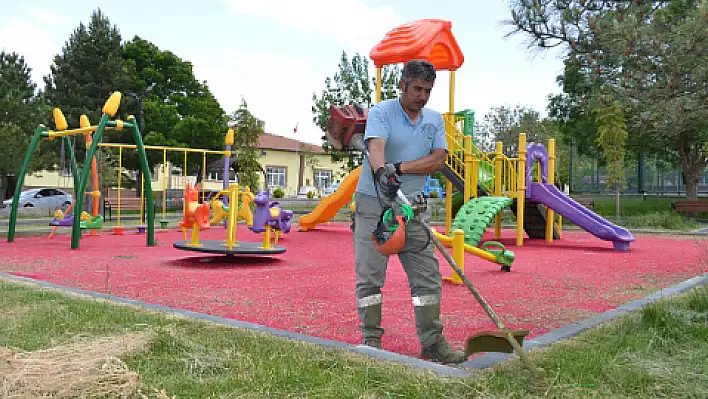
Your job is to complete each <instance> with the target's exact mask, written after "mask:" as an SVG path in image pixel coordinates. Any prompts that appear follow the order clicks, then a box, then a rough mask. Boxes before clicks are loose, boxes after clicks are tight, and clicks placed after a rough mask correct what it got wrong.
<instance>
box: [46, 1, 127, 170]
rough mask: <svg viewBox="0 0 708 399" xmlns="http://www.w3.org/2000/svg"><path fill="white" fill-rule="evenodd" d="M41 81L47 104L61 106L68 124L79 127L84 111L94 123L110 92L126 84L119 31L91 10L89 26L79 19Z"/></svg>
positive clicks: (81, 149) (80, 142)
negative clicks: (43, 85)
mask: <svg viewBox="0 0 708 399" xmlns="http://www.w3.org/2000/svg"><path fill="white" fill-rule="evenodd" d="M44 82H45V85H46V88H45V93H46V100H47V102H48V104H49V105H50V106H52V107H59V108H60V109H61V110H62V112H63V113H64V116H65V117H66V120H67V122H68V123H69V127H78V126H79V117H80V116H81V115H83V114H85V115H87V116H88V118H89V121H91V122H92V123H97V122H98V120H99V118H100V116H101V108H102V107H103V104H104V103H105V102H106V100H107V99H108V97H109V96H110V95H111V93H112V92H113V91H115V90H117V89H121V88H125V87H127V83H128V81H127V75H126V69H125V64H124V62H123V57H122V48H121V35H120V32H119V31H118V28H117V27H115V26H111V23H110V20H109V19H108V18H107V17H106V16H105V15H104V14H103V12H102V11H101V10H100V9H99V10H97V11H94V12H93V13H92V14H91V20H90V22H89V24H88V27H87V26H85V25H84V24H83V22H82V23H79V26H78V28H77V29H76V30H74V33H73V34H72V35H71V36H70V37H69V40H67V42H66V44H65V45H64V47H63V48H62V54H60V55H56V56H55V57H54V61H53V63H52V65H51V66H50V74H49V75H47V76H45V77H44ZM84 143H85V141H84V138H83V136H76V152H77V154H76V156H77V158H78V159H79V160H81V159H82V158H83V157H82V155H83V154H84V153H85V145H84Z"/></svg>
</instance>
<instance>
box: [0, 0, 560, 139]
mask: <svg viewBox="0 0 708 399" xmlns="http://www.w3.org/2000/svg"><path fill="white" fill-rule="evenodd" d="M507 1H508V0H468V1H466V2H463V1H459V0H437V1H420V0H379V1H377V0H347V1H341V0H299V1H288V0H200V1H189V0H174V1H169V2H167V1H154V0H153V1H133V0H119V1H110V2H109V1H100V0H92V1H85V0H72V1H65V2H59V1H47V0H25V1H17V0H0V10H2V12H1V13H0V49H2V50H4V51H8V52H17V53H19V54H20V55H22V56H24V57H25V60H26V62H27V64H28V65H29V67H30V68H32V78H33V81H34V82H35V83H36V84H37V86H38V87H41V88H43V87H44V82H43V79H42V76H44V75H47V74H49V71H50V69H49V68H50V65H51V63H52V59H53V57H54V56H55V55H57V54H60V53H61V52H62V47H63V46H64V45H65V43H66V41H67V40H68V39H69V37H70V36H71V34H72V33H73V31H74V30H75V29H76V28H77V27H78V25H79V23H81V22H83V23H84V24H88V22H89V21H90V16H91V13H92V12H93V11H94V10H96V9H98V8H100V9H101V10H102V11H103V13H104V14H105V15H106V16H107V17H108V19H109V20H110V21H111V23H112V24H113V25H115V26H116V27H117V28H118V30H119V31H120V33H121V36H122V39H123V41H128V40H130V39H132V38H133V37H135V36H136V35H137V36H140V37H141V38H143V39H145V40H149V41H150V42H152V43H154V44H155V45H156V46H158V47H159V48H160V49H161V50H169V51H172V52H173V53H175V54H176V55H177V56H179V57H180V58H182V59H183V60H187V61H190V62H191V63H192V65H193V68H194V74H195V76H196V78H197V79H198V80H200V81H206V83H207V84H208V86H209V89H210V90H211V92H212V93H213V94H214V96H215V97H216V99H217V100H218V101H219V103H220V104H221V107H222V108H223V109H224V111H225V112H227V113H232V112H234V111H235V110H236V109H237V108H238V106H239V104H240V102H241V99H242V98H243V99H245V100H246V101H247V103H248V107H249V110H250V111H251V112H252V113H253V114H254V115H255V116H256V117H258V118H259V119H261V120H264V121H265V130H266V132H268V133H272V134H277V135H281V136H286V137H291V138H295V139H298V140H300V141H305V142H309V143H313V144H321V139H320V137H321V136H322V132H321V131H320V129H319V128H318V127H317V126H316V125H315V124H314V123H313V122H312V111H311V106H312V95H313V93H317V95H318V96H319V95H320V93H321V91H322V89H323V88H324V82H325V79H326V78H327V77H332V76H333V75H334V74H335V73H336V72H337V71H338V63H339V59H340V55H341V53H342V51H345V52H346V53H347V54H348V55H349V56H350V57H351V56H352V55H354V54H356V53H359V54H360V55H362V56H366V57H368V56H369V52H370V51H371V49H372V48H373V47H374V46H375V45H376V44H377V43H378V42H379V41H381V40H382V39H383V38H384V36H385V35H386V33H387V32H388V31H390V30H392V29H394V28H396V27H398V26H400V25H402V24H404V23H407V22H411V21H415V20H418V19H427V18H437V19H444V20H448V21H451V22H452V32H453V34H454V35H455V38H456V39H457V42H458V44H459V45H460V47H461V49H462V52H463V54H464V57H465V62H464V64H463V65H462V67H461V68H460V69H459V70H458V71H457V72H456V76H455V83H456V90H455V108H456V110H461V109H473V110H474V111H475V113H476V117H477V119H478V120H481V119H482V118H483V117H484V115H485V114H486V113H487V112H488V111H489V110H490V109H491V108H492V107H496V106H501V105H508V106H515V105H517V104H518V105H522V106H526V107H531V108H534V109H536V110H537V111H539V112H541V114H542V115H545V114H546V109H545V107H546V98H547V96H548V95H549V94H552V93H558V92H560V88H559V86H558V84H557V83H556V76H557V75H559V74H560V73H562V68H563V63H562V59H561V58H560V55H559V54H558V53H553V52H551V53H537V52H533V51H531V50H529V49H527V48H526V46H525V43H526V40H525V38H524V37H523V36H520V35H514V36H511V37H508V38H505V34H506V33H507V32H508V31H509V27H506V26H504V25H503V23H502V21H503V20H505V19H507V18H509V16H510V12H509V8H508V5H507ZM462 4H464V5H462ZM371 76H374V71H373V63H372V71H371ZM448 85H449V73H448V72H447V71H440V72H438V78H437V80H436V83H435V88H434V89H433V93H432V96H431V99H430V101H429V103H428V107H429V108H433V109H436V110H438V111H440V112H445V111H446V110H447V109H448V87H449V86H448ZM146 123H149V122H148V121H146ZM295 126H297V127H298V129H297V132H294V128H295Z"/></svg>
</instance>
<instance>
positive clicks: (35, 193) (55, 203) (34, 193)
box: [3, 188, 74, 210]
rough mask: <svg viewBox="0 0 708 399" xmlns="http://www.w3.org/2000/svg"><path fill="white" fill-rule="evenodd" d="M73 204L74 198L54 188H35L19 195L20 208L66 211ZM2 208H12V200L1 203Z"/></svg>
mask: <svg viewBox="0 0 708 399" xmlns="http://www.w3.org/2000/svg"><path fill="white" fill-rule="evenodd" d="M72 202H74V197H73V196H72V195H71V194H69V193H67V192H65V191H62V190H59V189H56V188H35V189H32V190H26V191H23V192H22V193H20V202H19V206H20V207H25V208H37V209H49V210H54V209H66V207H68V206H69V205H71V203H72ZM3 206H4V207H10V206H12V198H10V199H8V200H5V201H3Z"/></svg>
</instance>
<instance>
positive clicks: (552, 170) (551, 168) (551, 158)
mask: <svg viewBox="0 0 708 399" xmlns="http://www.w3.org/2000/svg"><path fill="white" fill-rule="evenodd" d="M538 169H539V170H540V169H541V167H540V165H539V168H538ZM555 174H556V140H555V139H550V140H548V184H553V183H554V179H555ZM554 218H555V215H554V212H553V209H551V208H549V207H546V242H553V219H554Z"/></svg>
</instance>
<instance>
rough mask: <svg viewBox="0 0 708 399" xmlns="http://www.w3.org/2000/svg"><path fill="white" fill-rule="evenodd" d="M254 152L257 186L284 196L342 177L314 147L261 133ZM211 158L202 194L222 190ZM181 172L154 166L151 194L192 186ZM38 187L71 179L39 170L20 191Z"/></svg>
mask: <svg viewBox="0 0 708 399" xmlns="http://www.w3.org/2000/svg"><path fill="white" fill-rule="evenodd" d="M258 149H259V151H260V154H259V155H260V157H259V163H260V165H261V167H262V169H263V176H262V177H261V179H260V181H259V183H260V184H259V185H260V186H261V187H263V183H264V181H265V182H266V183H267V185H268V186H269V187H270V188H271V190H274V189H275V188H278V187H279V188H281V189H282V190H283V192H284V194H285V196H297V195H298V193H300V194H301V195H306V194H307V191H312V192H313V194H314V196H319V195H321V193H322V191H323V190H324V189H325V188H327V187H329V186H330V185H331V184H332V183H334V182H335V181H337V180H340V179H342V178H343V177H344V176H345V175H346V170H345V165H346V163H345V162H341V163H334V162H332V160H331V155H330V154H329V153H327V152H325V151H324V150H323V149H322V147H321V146H318V145H313V144H309V143H305V142H301V141H298V140H295V139H292V138H288V137H283V136H278V135H275V134H271V133H263V134H262V135H261V137H260V142H259V146H258ZM234 150H235V151H237V149H234ZM214 157H215V156H214V155H210V156H209V161H208V163H207V168H206V169H207V170H206V173H205V174H204V176H203V179H202V180H203V181H204V184H203V185H202V186H203V189H204V190H206V191H216V190H219V189H221V188H222V187H223V174H224V162H223V160H222V159H213V158H214ZM183 169H184V168H183V165H179V164H178V163H175V164H170V163H169V162H168V163H167V166H165V165H164V164H162V163H160V164H159V165H156V166H155V168H154V170H153V173H152V175H151V176H150V180H151V183H152V189H153V191H154V192H156V193H162V192H168V193H169V192H173V191H176V192H180V193H181V192H182V189H183V188H184V187H185V185H186V183H187V182H189V183H190V184H192V185H194V184H195V183H196V181H197V176H196V174H197V173H191V174H189V175H185V174H184V170H183ZM115 173H118V172H117V170H116V172H115ZM125 173H126V171H124V174H125ZM129 173H130V176H131V178H132V179H134V180H136V179H137V176H138V174H137V171H130V172H129ZM229 175H230V179H229V180H230V181H232V182H235V181H236V179H235V176H234V171H233V169H232V170H231V171H230V173H229ZM100 179H101V176H99V180H100ZM116 180H117V177H114V178H113V181H116ZM38 187H56V188H62V189H66V190H68V191H73V178H72V176H71V174H70V173H66V172H61V171H41V172H36V173H33V174H30V175H27V176H26V177H25V182H24V187H23V189H30V188H38ZM114 192H115V187H114V188H112V189H111V192H110V193H108V194H106V193H104V195H105V196H107V197H114ZM9 194H10V195H11V193H9ZM121 195H127V196H135V191H134V189H125V188H121ZM160 196H161V194H160ZM168 196H170V195H168Z"/></svg>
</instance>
